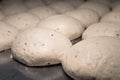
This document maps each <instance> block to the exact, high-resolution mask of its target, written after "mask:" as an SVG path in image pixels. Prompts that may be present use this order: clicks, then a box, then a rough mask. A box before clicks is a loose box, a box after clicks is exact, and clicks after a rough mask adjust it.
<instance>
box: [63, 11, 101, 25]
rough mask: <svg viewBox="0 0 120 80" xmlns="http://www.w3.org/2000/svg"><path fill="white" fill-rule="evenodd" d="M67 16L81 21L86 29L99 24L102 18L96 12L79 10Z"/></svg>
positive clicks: (70, 12) (68, 13)
mask: <svg viewBox="0 0 120 80" xmlns="http://www.w3.org/2000/svg"><path fill="white" fill-rule="evenodd" d="M65 14H66V15H69V16H71V17H74V18H76V19H78V20H80V22H81V23H82V25H83V26H84V27H88V26H89V25H91V24H93V23H97V22H98V21H99V18H100V16H99V15H98V14H97V13H96V12H95V11H93V10H90V9H77V10H73V11H69V12H67V13H65Z"/></svg>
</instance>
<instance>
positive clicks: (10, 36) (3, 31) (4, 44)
mask: <svg viewBox="0 0 120 80" xmlns="http://www.w3.org/2000/svg"><path fill="white" fill-rule="evenodd" d="M17 34H18V31H17V30H16V29H15V28H13V27H11V26H10V25H8V24H6V23H4V22H1V21H0V51H3V50H7V49H9V48H10V47H11V44H12V42H13V41H14V38H15V37H16V35H17Z"/></svg>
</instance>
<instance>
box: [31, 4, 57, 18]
mask: <svg viewBox="0 0 120 80" xmlns="http://www.w3.org/2000/svg"><path fill="white" fill-rule="evenodd" d="M29 12H30V13H31V14H33V15H35V16H37V17H39V18H40V19H41V20H42V19H45V18H47V17H50V16H52V15H55V14H56V11H55V10H53V9H51V8H49V7H47V6H42V7H36V8H33V9H31V10H30V11H29Z"/></svg>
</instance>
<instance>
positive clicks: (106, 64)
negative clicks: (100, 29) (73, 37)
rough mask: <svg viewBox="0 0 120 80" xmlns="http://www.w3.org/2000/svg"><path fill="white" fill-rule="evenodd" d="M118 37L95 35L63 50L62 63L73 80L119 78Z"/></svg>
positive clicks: (113, 79)
mask: <svg viewBox="0 0 120 80" xmlns="http://www.w3.org/2000/svg"><path fill="white" fill-rule="evenodd" d="M119 43H120V39H118V38H112V37H96V38H90V39H86V40H83V41H81V42H79V43H77V44H75V45H74V46H73V47H72V48H71V49H69V50H67V51H65V54H66V55H64V56H65V57H64V58H63V60H62V65H63V68H64V70H65V72H66V73H67V74H68V75H69V76H71V77H72V78H74V79H75V80H120V76H119V75H120V44H119Z"/></svg>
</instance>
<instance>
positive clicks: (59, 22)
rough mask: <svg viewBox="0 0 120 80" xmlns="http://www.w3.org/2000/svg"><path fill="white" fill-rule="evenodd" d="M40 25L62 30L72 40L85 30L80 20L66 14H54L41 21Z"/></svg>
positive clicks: (58, 30)
mask: <svg viewBox="0 0 120 80" xmlns="http://www.w3.org/2000/svg"><path fill="white" fill-rule="evenodd" d="M38 27H43V28H47V29H52V30H55V31H57V32H60V33H62V34H64V35H65V36H66V37H68V38H69V39H70V40H73V39H76V38H78V37H80V36H81V35H82V33H83V31H84V27H82V26H81V22H80V21H79V20H77V19H75V18H73V17H70V16H66V15H54V16H51V17H49V18H46V19H44V20H42V21H41V22H40V23H39V25H38Z"/></svg>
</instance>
